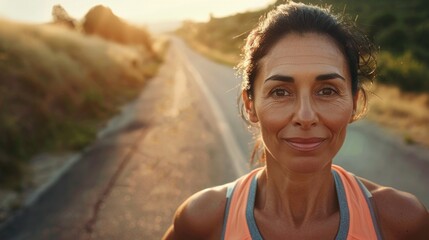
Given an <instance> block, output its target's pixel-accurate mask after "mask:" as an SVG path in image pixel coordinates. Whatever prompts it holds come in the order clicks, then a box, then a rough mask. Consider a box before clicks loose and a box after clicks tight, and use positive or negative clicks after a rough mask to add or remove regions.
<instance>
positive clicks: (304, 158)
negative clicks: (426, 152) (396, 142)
mask: <svg viewBox="0 0 429 240" xmlns="http://www.w3.org/2000/svg"><path fill="white" fill-rule="evenodd" d="M373 49H374V48H373V47H372V45H371V44H370V43H369V42H368V41H367V39H366V38H365V37H364V36H363V35H362V34H361V33H360V32H359V31H357V30H356V28H355V27H354V25H353V24H350V23H348V22H347V21H346V19H344V18H339V17H336V16H334V15H332V14H331V13H330V12H329V10H328V9H324V8H320V7H316V6H309V5H304V4H297V3H293V2H289V3H287V4H285V5H281V6H279V7H277V8H276V9H275V10H273V11H271V12H270V13H269V14H268V15H267V17H266V18H265V19H264V20H262V21H261V23H260V24H259V25H258V27H256V28H255V29H254V30H253V31H252V32H251V33H250V35H249V37H248V38H247V42H246V45H245V47H244V59H243V61H242V63H241V69H242V73H243V91H242V100H243V106H244V112H245V116H246V119H247V120H248V121H249V122H250V124H252V125H253V126H256V127H257V128H258V129H259V130H260V134H261V139H262V144H260V145H261V146H263V147H262V151H261V152H262V154H261V155H262V159H263V160H264V162H265V165H264V166H263V167H261V168H258V169H255V170H254V171H252V172H251V173H249V174H247V175H245V176H243V177H242V178H240V179H238V180H237V181H235V182H233V183H230V184H227V185H223V186H218V187H214V188H210V189H206V190H204V191H201V192H199V193H197V194H195V195H193V196H192V197H190V198H189V199H188V200H187V201H185V202H184V203H183V204H182V205H181V206H180V207H179V209H178V210H177V212H176V215H175V219H174V224H173V226H172V227H170V229H169V230H168V231H167V233H166V235H165V237H164V238H165V239H234V240H236V239H381V238H383V239H429V230H428V229H429V214H428V211H427V210H426V209H425V207H424V206H423V205H422V204H421V203H420V202H419V201H418V200H417V199H416V198H415V197H414V196H412V195H411V194H408V193H404V192H400V191H398V190H395V189H392V188H386V187H383V186H380V185H378V184H375V183H372V182H370V181H368V180H365V179H362V178H359V177H355V176H354V175H352V174H351V173H349V172H347V171H345V170H344V169H342V168H341V167H339V166H336V165H333V164H332V159H333V158H334V156H335V155H336V154H337V152H338V151H339V149H340V148H341V146H342V144H343V142H344V139H345V136H346V129H347V125H348V124H349V123H351V122H353V121H354V120H356V119H357V118H358V116H359V115H360V114H358V113H357V109H358V107H357V106H358V98H359V97H358V96H359V94H361V96H363V99H364V102H366V97H365V96H366V95H365V92H364V90H363V89H362V87H361V86H362V82H363V81H364V80H372V78H373V77H374V67H375V64H374V62H375V59H374V51H373ZM364 108H365V107H361V108H359V109H364ZM255 152H258V150H257V149H256V150H255Z"/></svg>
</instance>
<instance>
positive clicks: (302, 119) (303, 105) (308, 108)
mask: <svg viewBox="0 0 429 240" xmlns="http://www.w3.org/2000/svg"><path fill="white" fill-rule="evenodd" d="M292 121H293V125H294V126H296V127H300V128H302V129H310V128H311V127H314V126H316V125H317V123H318V121H319V119H318V115H317V112H316V111H315V106H314V103H313V102H312V100H311V98H310V97H309V96H300V97H299V98H298V101H297V102H296V108H295V112H294V115H293V119H292Z"/></svg>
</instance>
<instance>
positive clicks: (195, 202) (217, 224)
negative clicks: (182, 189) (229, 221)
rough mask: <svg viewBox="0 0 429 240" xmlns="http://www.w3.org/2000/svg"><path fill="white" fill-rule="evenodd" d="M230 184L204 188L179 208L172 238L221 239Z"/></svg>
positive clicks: (172, 229) (172, 228)
mask: <svg viewBox="0 0 429 240" xmlns="http://www.w3.org/2000/svg"><path fill="white" fill-rule="evenodd" d="M227 187H228V184H226V185H222V186H218V187H213V188H208V189H205V190H202V191H200V192H198V193H196V194H194V195H192V196H191V197H190V198H188V199H187V200H186V201H185V202H183V203H182V205H181V206H180V207H179V208H178V209H177V211H176V213H175V216H174V223H173V226H172V227H171V229H170V232H173V233H172V235H174V237H173V238H171V239H219V238H220V234H221V231H222V225H223V218H224V211H225V206H226V191H227Z"/></svg>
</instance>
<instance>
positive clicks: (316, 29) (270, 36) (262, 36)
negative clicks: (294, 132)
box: [238, 1, 376, 159]
mask: <svg viewBox="0 0 429 240" xmlns="http://www.w3.org/2000/svg"><path fill="white" fill-rule="evenodd" d="M290 33H298V34H304V33H319V34H324V35H328V36H330V37H331V38H332V39H334V40H335V42H336V44H337V46H338V47H339V49H340V50H341V51H342V52H343V54H344V56H345V58H346V61H347V63H348V67H349V71H350V76H351V80H352V93H353V95H355V94H357V93H358V92H359V91H361V92H362V98H363V103H364V104H363V107H361V108H360V109H361V112H360V113H359V114H357V115H356V116H357V117H360V116H361V115H362V114H363V113H364V112H365V111H366V108H367V107H366V106H367V94H366V92H365V89H364V88H363V86H362V84H363V83H364V82H366V81H370V82H372V80H373V79H374V77H375V68H376V59H375V54H376V49H375V47H374V45H373V44H372V43H371V42H370V41H369V40H368V38H367V37H366V36H365V34H363V32H362V31H360V30H359V29H358V28H357V26H356V24H355V22H354V21H352V20H350V19H349V18H347V17H346V16H345V15H344V14H343V15H335V14H333V13H331V7H320V6H314V5H305V4H303V3H295V2H292V1H290V2H287V3H286V4H282V5H279V6H277V8H275V9H273V10H271V11H270V12H268V14H267V15H266V17H265V18H263V19H262V20H261V21H260V22H259V24H258V25H257V26H256V27H255V28H254V29H253V30H252V31H251V32H250V34H249V36H248V37H247V39H246V44H245V46H244V47H243V55H242V61H241V62H240V64H239V65H238V71H239V72H238V73H239V74H240V75H241V77H242V79H243V80H242V86H241V87H242V90H245V91H247V94H248V96H249V97H250V98H252V96H253V90H254V89H253V87H254V82H255V78H256V75H257V72H258V67H259V62H260V60H261V59H262V58H263V57H264V56H265V55H266V54H267V53H268V52H269V50H270V49H271V48H272V47H273V46H274V45H275V44H276V42H277V41H278V40H280V39H281V38H282V37H284V36H285V35H287V34H290ZM239 99H240V97H239ZM239 106H240V113H241V116H242V117H243V119H244V120H245V121H246V122H247V123H248V124H250V122H249V121H248V119H247V118H246V117H245V114H244V112H245V111H244V106H243V104H239ZM260 145H261V143H260V142H257V143H256V145H255V149H254V152H253V154H252V159H253V158H254V157H255V154H256V153H257V151H258V148H259V146H260Z"/></svg>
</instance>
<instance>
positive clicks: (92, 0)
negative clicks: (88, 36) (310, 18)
mask: <svg viewBox="0 0 429 240" xmlns="http://www.w3.org/2000/svg"><path fill="white" fill-rule="evenodd" d="M272 2H273V1H272V0H0V17H2V18H7V19H11V20H17V21H21V22H33V23H43V22H48V21H50V20H51V19H52V15H51V11H52V6H54V5H57V4H60V5H61V6H63V7H64V8H65V9H66V11H67V12H68V14H69V15H70V16H72V17H74V18H77V19H82V18H83V16H84V15H85V14H86V13H87V12H88V10H89V9H90V8H92V7H93V6H95V5H98V4H102V5H104V6H106V7H109V8H111V9H112V11H113V12H114V13H115V14H116V15H117V16H119V17H121V18H123V19H126V20H128V21H131V22H135V23H155V22H168V21H180V20H185V19H186V20H196V21H205V20H208V19H209V16H210V14H213V16H215V17H222V16H227V15H231V14H234V13H237V12H243V11H247V10H254V9H259V8H262V7H265V6H267V5H268V4H270V3H272Z"/></svg>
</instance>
